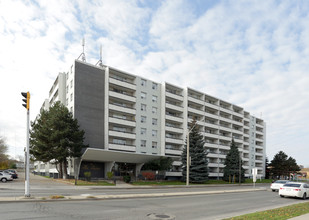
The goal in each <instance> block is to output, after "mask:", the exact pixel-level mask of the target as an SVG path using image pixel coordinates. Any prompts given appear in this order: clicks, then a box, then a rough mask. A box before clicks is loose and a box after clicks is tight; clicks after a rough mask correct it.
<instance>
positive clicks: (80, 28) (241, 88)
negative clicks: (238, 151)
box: [0, 0, 309, 167]
mask: <svg viewBox="0 0 309 220" xmlns="http://www.w3.org/2000/svg"><path fill="white" fill-rule="evenodd" d="M83 38H84V39H85V54H86V60H87V62H89V63H91V64H95V63H96V62H97V61H98V60H99V59H100V45H102V60H103V63H104V64H105V65H108V66H112V67H115V68H117V69H120V70H123V71H126V72H129V73H132V74H135V75H138V76H141V77H145V78H147V79H151V80H154V81H156V82H159V83H163V82H169V83H172V84H174V85H179V86H180V87H189V88H193V89H195V90H198V91H202V92H204V93H207V94H209V95H211V96H215V97H218V98H220V99H222V100H225V101H228V102H230V103H233V104H236V105H238V106H241V107H243V108H244V109H245V110H246V111H249V112H250V113H251V114H252V115H254V116H256V117H261V118H262V119H263V120H264V121H265V122H266V126H267V128H266V156H267V157H268V159H269V161H271V160H272V159H273V157H274V155H275V154H277V153H278V152H279V151H281V150H282V151H284V152H285V153H286V154H287V155H288V156H292V157H293V158H294V159H296V162H297V163H298V164H300V165H304V166H305V167H309V159H308V149H309V148H308V147H309V144H308V143H309V126H308V125H309V72H308V71H309V1H306V0H303V1H302V0H282V1H279V0H267V1H260V0H252V1H251V0H250V1H249V0H221V1H220V0H218V1H215V0H207V1H206V0H168V1H163V0H162V1H160V0H153V1H151V0H149V1H146V0H136V1H135V0H130V1H127V0H123V1H121V0H113V1H108V0H106V1H105V0H102V1H95V0H93V1H89V0H76V1H69V0H53V1H49V0H46V1H45V0H42V1H28V0H24V1H23V0H10V1H8V0H0V99H1V102H0V136H2V137H5V139H6V143H7V145H8V146H9V152H8V153H9V154H10V155H11V156H12V157H17V156H18V155H23V151H24V147H25V146H26V119H27V117H26V109H25V108H24V107H22V96H21V94H20V93H21V92H27V91H29V92H30V94H31V99H30V120H34V118H35V117H36V115H37V114H38V113H39V109H40V107H41V106H42V104H43V101H44V99H45V98H48V94H49V90H50V88H51V86H52V84H53V82H54V80H55V79H56V77H57V75H58V73H59V72H67V71H68V70H69V68H70V66H71V65H72V63H73V62H74V60H75V59H77V58H78V57H79V55H80V54H81V53H82V50H83V48H82V45H81V42H82V39H83Z"/></svg>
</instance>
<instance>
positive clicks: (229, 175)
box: [223, 139, 245, 182]
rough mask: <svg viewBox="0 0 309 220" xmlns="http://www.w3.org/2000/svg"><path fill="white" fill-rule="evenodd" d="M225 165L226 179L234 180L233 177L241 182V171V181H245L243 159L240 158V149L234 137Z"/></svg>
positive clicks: (224, 174)
mask: <svg viewBox="0 0 309 220" xmlns="http://www.w3.org/2000/svg"><path fill="white" fill-rule="evenodd" d="M239 163H240V164H239ZM224 165H225V167H224V168H223V180H224V181H232V180H233V179H235V182H239V171H240V174H241V182H244V181H245V170H244V168H243V167H242V160H241V158H240V155H239V150H238V148H237V146H236V144H235V142H234V139H232V143H231V148H230V150H229V152H228V154H227V155H226V158H225V162H224Z"/></svg>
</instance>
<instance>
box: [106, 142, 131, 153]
mask: <svg viewBox="0 0 309 220" xmlns="http://www.w3.org/2000/svg"><path fill="white" fill-rule="evenodd" d="M108 149H109V150H119V151H130V152H135V151H136V147H135V145H126V144H115V143H109V146H108Z"/></svg>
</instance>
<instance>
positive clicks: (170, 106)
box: [165, 103, 183, 112]
mask: <svg viewBox="0 0 309 220" xmlns="http://www.w3.org/2000/svg"><path fill="white" fill-rule="evenodd" d="M165 107H166V108H169V109H173V110H175V111H178V112H183V107H181V106H179V105H173V104H171V103H166V104H165Z"/></svg>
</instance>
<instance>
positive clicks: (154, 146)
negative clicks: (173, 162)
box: [152, 141, 158, 149]
mask: <svg viewBox="0 0 309 220" xmlns="http://www.w3.org/2000/svg"><path fill="white" fill-rule="evenodd" d="M157 147H158V143H157V142H155V141H153V142H152V148H154V149H157Z"/></svg>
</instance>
